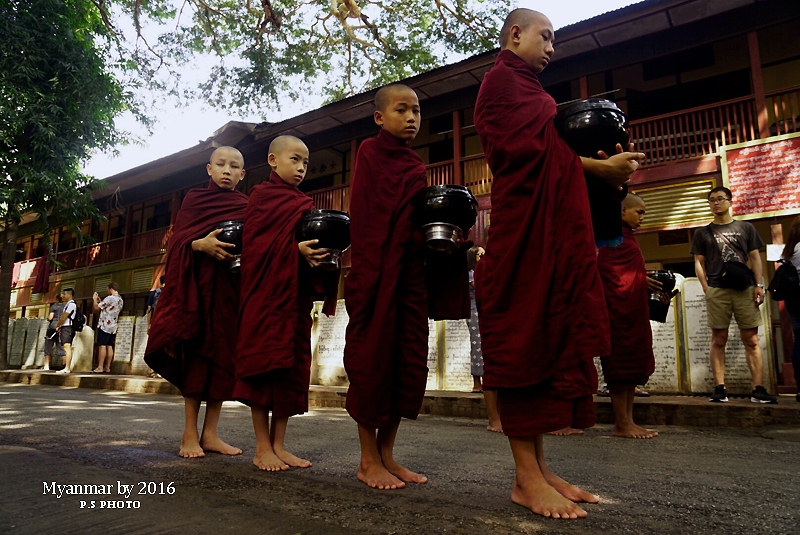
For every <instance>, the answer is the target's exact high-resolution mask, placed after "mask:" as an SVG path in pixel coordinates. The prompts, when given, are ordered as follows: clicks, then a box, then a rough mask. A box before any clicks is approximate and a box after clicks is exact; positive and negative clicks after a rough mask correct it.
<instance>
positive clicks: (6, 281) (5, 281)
mask: <svg viewBox="0 0 800 535" xmlns="http://www.w3.org/2000/svg"><path fill="white" fill-rule="evenodd" d="M18 227H19V221H7V222H6V229H5V232H4V233H3V253H2V257H0V370H5V369H6V368H8V355H7V354H6V353H7V351H8V337H9V336H10V333H9V332H8V316H9V312H10V309H11V277H12V275H13V272H14V257H15V256H16V251H17V230H18Z"/></svg>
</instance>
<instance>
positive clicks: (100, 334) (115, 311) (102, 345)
mask: <svg viewBox="0 0 800 535" xmlns="http://www.w3.org/2000/svg"><path fill="white" fill-rule="evenodd" d="M92 299H93V300H94V308H95V310H99V311H100V319H99V320H98V322H97V346H98V347H97V358H98V362H97V368H95V369H94V370H92V373H111V363H112V362H113V361H114V341H115V339H116V337H117V319H118V318H119V313H120V312H122V307H123V306H124V302H123V300H122V297H120V295H119V285H118V284H117V283H116V282H113V281H112V282H109V283H108V296H107V297H106V298H105V299H103V300H102V301H101V300H100V296H99V295H98V293H97V292H95V293H94V296H92Z"/></svg>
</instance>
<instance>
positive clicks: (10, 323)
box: [6, 318, 17, 357]
mask: <svg viewBox="0 0 800 535" xmlns="http://www.w3.org/2000/svg"><path fill="white" fill-rule="evenodd" d="M16 321H17V320H16V319H13V318H9V319H8V336H7V339H6V355H8V356H9V357H10V356H11V342H13V341H14V323H16Z"/></svg>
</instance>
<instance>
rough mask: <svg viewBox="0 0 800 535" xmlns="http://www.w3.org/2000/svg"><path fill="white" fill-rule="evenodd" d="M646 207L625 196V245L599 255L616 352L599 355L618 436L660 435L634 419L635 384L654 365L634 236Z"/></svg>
mask: <svg viewBox="0 0 800 535" xmlns="http://www.w3.org/2000/svg"><path fill="white" fill-rule="evenodd" d="M645 212H646V208H645V205H644V201H643V200H642V198H641V197H639V196H638V195H634V194H632V193H629V194H628V195H627V196H626V197H625V199H624V200H623V201H622V236H623V241H622V244H621V245H620V246H618V247H603V248H602V249H600V252H599V254H598V256H597V268H598V270H599V271H600V278H601V279H602V281H603V288H604V290H605V296H606V305H607V306H608V316H609V319H610V322H611V352H610V353H609V354H608V355H606V356H602V357H600V362H601V363H602V365H603V376H604V377H605V379H606V382H607V383H608V391H609V393H610V395H611V406H612V407H613V409H614V435H615V436H618V437H625V438H653V437H655V436H656V435H658V433H656V432H655V431H650V430H649V429H645V428H644V427H640V426H638V425H636V424H635V423H634V422H633V397H634V394H635V391H636V385H643V384H645V383H647V380H648V379H649V378H650V375H651V374H652V373H653V370H655V357H654V356H653V333H652V331H651V330H650V308H649V306H648V304H647V300H648V279H647V275H646V272H645V266H644V257H643V256H642V251H641V249H639V244H638V243H637V242H636V238H635V237H634V235H633V234H634V231H635V230H636V229H638V228H639V227H640V226H641V225H642V221H643V220H644V214H645ZM654 282H655V281H654Z"/></svg>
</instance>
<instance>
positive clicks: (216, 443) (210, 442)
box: [200, 435, 242, 455]
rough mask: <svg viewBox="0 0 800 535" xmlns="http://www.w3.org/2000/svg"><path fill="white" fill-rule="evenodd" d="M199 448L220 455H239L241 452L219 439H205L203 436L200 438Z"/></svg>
mask: <svg viewBox="0 0 800 535" xmlns="http://www.w3.org/2000/svg"><path fill="white" fill-rule="evenodd" d="M200 446H201V447H202V448H203V449H204V450H206V451H214V452H217V453H221V454H222V455H241V454H242V450H240V449H239V448H237V447H234V446H231V445H230V444H228V443H227V442H223V441H222V440H221V439H220V438H219V437H213V438H211V437H206V436H205V435H203V437H202V438H200Z"/></svg>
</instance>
